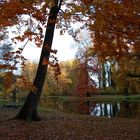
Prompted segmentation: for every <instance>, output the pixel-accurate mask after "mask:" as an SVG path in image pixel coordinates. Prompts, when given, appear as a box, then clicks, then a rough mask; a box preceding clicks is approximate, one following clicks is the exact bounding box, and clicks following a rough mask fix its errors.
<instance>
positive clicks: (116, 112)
mask: <svg viewBox="0 0 140 140" xmlns="http://www.w3.org/2000/svg"><path fill="white" fill-rule="evenodd" d="M44 106H45V107H47V108H51V109H55V110H59V111H61V112H67V113H72V114H87V115H92V116H104V117H119V118H134V119H140V102H128V101H121V102H119V101H112V102H100V101H61V100H49V101H47V102H46V103H45V105H44Z"/></svg>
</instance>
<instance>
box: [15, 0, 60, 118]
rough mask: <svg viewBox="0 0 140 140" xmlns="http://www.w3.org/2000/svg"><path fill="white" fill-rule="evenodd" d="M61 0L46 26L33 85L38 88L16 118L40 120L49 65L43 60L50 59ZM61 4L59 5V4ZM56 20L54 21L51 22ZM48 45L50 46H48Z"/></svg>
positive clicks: (28, 98)
mask: <svg viewBox="0 0 140 140" xmlns="http://www.w3.org/2000/svg"><path fill="white" fill-rule="evenodd" d="M58 1H59V0H56V5H55V6H53V7H52V8H51V9H50V14H49V18H48V23H47V27H46V33H45V39H44V43H43V48H42V52H41V56H40V61H39V65H38V69H37V73H36V77H35V79H34V82H33V86H34V87H35V88H36V89H37V90H35V91H32V90H31V91H30V92H29V94H28V96H27V97H26V100H25V102H24V105H23V106H22V108H21V109H20V111H19V113H18V114H17V115H16V117H15V118H16V119H22V120H28V121H32V120H33V121H39V120H40V117H39V116H38V113H37V105H38V102H39V99H40V96H41V92H42V89H43V84H44V81H45V76H46V72H47V67H48V65H43V60H44V59H45V60H46V59H47V60H49V56H50V48H51V46H52V40H53V35H54V29H55V21H56V19H57V14H58V12H59V9H60V6H61V3H62V0H60V2H58ZM58 4H59V5H58ZM50 21H54V22H50ZM46 46H48V47H49V48H48V47H46Z"/></svg>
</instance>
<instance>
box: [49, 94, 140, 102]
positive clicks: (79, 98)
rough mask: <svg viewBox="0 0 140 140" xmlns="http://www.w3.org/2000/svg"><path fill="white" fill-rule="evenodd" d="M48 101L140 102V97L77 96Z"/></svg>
mask: <svg viewBox="0 0 140 140" xmlns="http://www.w3.org/2000/svg"><path fill="white" fill-rule="evenodd" d="M48 100H60V101H116V100H117V101H137V102H140V95H129V96H124V95H95V96H92V97H78V96H48Z"/></svg>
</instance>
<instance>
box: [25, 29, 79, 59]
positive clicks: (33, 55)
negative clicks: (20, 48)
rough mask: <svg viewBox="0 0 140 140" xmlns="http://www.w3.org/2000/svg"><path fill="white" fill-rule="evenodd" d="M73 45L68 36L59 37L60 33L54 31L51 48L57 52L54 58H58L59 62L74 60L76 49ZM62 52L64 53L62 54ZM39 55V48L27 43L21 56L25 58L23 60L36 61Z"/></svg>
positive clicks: (66, 34)
mask: <svg viewBox="0 0 140 140" xmlns="http://www.w3.org/2000/svg"><path fill="white" fill-rule="evenodd" d="M73 44H74V40H73V39H72V37H71V36H70V35H68V33H65V34H64V35H60V32H59V31H58V30H56V31H55V34H54V39H53V46H52V48H53V49H56V50H57V54H56V56H57V57H58V60H59V61H66V60H69V59H72V58H74V55H75V53H76V50H77V48H76V47H75V48H74V47H73ZM64 50H65V53H63V52H64ZM40 53H41V48H37V47H36V46H34V45H33V44H31V43H29V44H28V45H27V46H26V48H25V50H24V52H23V55H24V56H25V58H27V59H29V60H31V61H38V60H39V57H40Z"/></svg>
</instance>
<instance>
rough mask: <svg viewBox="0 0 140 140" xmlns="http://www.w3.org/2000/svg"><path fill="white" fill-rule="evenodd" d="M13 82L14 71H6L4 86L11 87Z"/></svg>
mask: <svg viewBox="0 0 140 140" xmlns="http://www.w3.org/2000/svg"><path fill="white" fill-rule="evenodd" d="M12 84H13V73H12V72H6V73H5V74H4V88H5V89H6V90H8V89H10V88H11V86H12Z"/></svg>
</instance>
